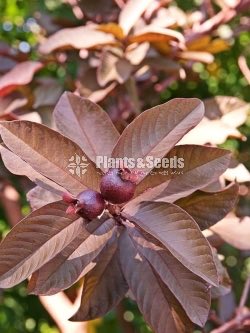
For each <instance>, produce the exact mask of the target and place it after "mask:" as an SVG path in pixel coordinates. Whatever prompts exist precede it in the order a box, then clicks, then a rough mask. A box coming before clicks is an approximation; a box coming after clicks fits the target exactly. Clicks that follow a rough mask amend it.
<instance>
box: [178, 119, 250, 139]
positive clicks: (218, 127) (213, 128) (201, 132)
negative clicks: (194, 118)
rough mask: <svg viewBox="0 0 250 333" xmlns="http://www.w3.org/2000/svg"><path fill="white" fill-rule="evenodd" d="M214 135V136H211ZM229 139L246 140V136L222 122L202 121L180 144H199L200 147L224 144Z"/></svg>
mask: <svg viewBox="0 0 250 333" xmlns="http://www.w3.org/2000/svg"><path fill="white" fill-rule="evenodd" d="M211 133H213V135H211ZM228 137H232V138H237V139H244V136H243V135H242V134H241V133H240V132H239V131H238V130H237V129H236V127H235V126H230V125H228V124H226V123H224V121H223V120H222V119H221V120H209V119H206V118H204V119H202V121H201V123H200V124H199V125H198V126H197V127H196V128H194V129H193V130H192V131H190V132H189V133H188V134H187V135H185V136H184V138H183V139H182V140H181V141H180V144H192V143H197V144H200V145H203V144H207V143H211V144H214V145H217V144H222V143H224V142H225V141H226V139H227V138H228Z"/></svg>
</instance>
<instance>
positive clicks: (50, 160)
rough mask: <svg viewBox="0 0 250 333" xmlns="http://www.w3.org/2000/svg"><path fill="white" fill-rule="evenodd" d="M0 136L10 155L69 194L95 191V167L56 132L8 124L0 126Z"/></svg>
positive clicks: (26, 123) (33, 125)
mask: <svg viewBox="0 0 250 333" xmlns="http://www.w3.org/2000/svg"><path fill="white" fill-rule="evenodd" d="M0 133H1V136H2V139H3V141H4V143H5V144H6V146H7V147H8V148H9V149H10V150H11V151H13V153H15V154H16V155H18V156H19V157H20V158H21V159H22V160H24V161H25V162H27V163H28V164H29V165H30V166H31V167H32V168H33V169H35V170H36V171H37V172H39V173H41V174H42V175H44V176H45V177H46V178H49V179H51V180H53V181H54V182H55V183H57V184H59V185H60V186H62V187H63V188H65V189H67V190H68V191H69V192H71V193H73V194H78V193H79V192H81V191H82V190H84V188H86V187H90V188H92V189H98V188H99V177H100V175H98V174H97V170H96V168H95V166H94V165H93V164H92V163H91V161H90V160H88V159H87V157H86V156H85V155H84V153H83V152H82V150H81V149H80V148H79V147H78V146H77V145H76V144H75V143H74V142H72V141H71V140H70V139H68V138H66V137H64V136H62V135H61V134H59V133H58V132H55V131H54V130H51V129H49V128H48V127H46V126H43V125H40V124H36V123H32V122H29V121H12V122H2V123H1V127H0ZM31 138H32V140H31ZM52 142H53V144H51V143H52ZM83 159H84V160H83ZM71 162H72V163H73V165H72V167H71V164H70V163H71ZM83 162H84V167H86V170H85V168H84V172H85V171H86V172H85V173H82V170H83V169H82V167H81V163H83ZM77 167H78V169H79V170H78V169H77ZM70 170H71V172H70ZM77 170H78V171H79V173H78V174H77Z"/></svg>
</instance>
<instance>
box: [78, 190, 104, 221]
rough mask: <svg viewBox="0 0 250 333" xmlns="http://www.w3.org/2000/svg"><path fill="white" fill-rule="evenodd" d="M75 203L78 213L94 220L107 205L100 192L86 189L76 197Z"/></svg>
mask: <svg viewBox="0 0 250 333" xmlns="http://www.w3.org/2000/svg"><path fill="white" fill-rule="evenodd" d="M76 200H77V203H76V205H75V207H76V210H77V213H78V214H79V215H81V216H83V217H86V218H88V219H89V220H92V219H94V218H96V217H97V216H99V215H100V214H101V213H102V212H103V210H104V207H105V201H104V199H103V197H102V195H101V194H100V193H99V192H96V191H93V190H85V191H83V192H81V193H79V194H78V195H77V197H76Z"/></svg>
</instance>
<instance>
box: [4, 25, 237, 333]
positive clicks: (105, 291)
mask: <svg viewBox="0 0 250 333" xmlns="http://www.w3.org/2000/svg"><path fill="white" fill-rule="evenodd" d="M121 21H122V20H121ZM127 29H129V27H127ZM54 116H55V122H56V125H57V128H58V130H59V132H56V131H54V130H52V129H49V128H47V127H46V126H43V125H40V124H36V123H31V122H28V121H13V122H2V123H1V127H0V132H1V137H2V140H3V143H4V145H2V146H1V154H2V158H3V161H4V163H5V165H6V167H7V168H9V169H10V171H11V172H12V173H15V174H19V175H20V174H22V175H26V176H27V177H29V178H30V179H31V180H32V181H33V182H35V183H36V184H37V185H38V186H37V187H36V188H35V189H33V190H32V191H31V192H30V193H29V194H28V198H29V200H30V202H31V205H32V207H34V208H36V210H34V211H33V212H32V213H31V214H30V215H29V216H27V217H25V218H24V219H23V220H22V221H21V222H20V223H19V224H18V225H16V226H15V227H14V228H13V229H12V230H11V231H10V233H9V234H8V235H7V236H6V238H5V239H4V240H3V242H2V243H1V245H0V287H1V288H9V287H12V286H14V285H16V284H18V283H19V282H21V281H23V280H24V279H26V278H28V277H29V276H30V275H31V279H30V281H29V291H30V292H32V293H33V294H42V295H51V294H54V293H56V292H58V291H60V290H63V289H65V288H68V287H70V286H71V285H72V284H74V283H75V282H76V281H78V280H79V279H80V278H82V277H83V278H84V279H83V281H84V282H83V290H82V301H81V305H80V307H79V310H78V311H77V313H76V314H75V315H74V316H73V317H72V320H78V321H79V320H80V321H82V320H90V319H94V318H96V317H99V316H103V315H104V314H105V313H107V312H108V311H109V310H111V309H112V308H113V307H115V306H116V305H117V304H118V303H119V302H120V301H121V300H122V298H123V297H124V296H125V295H126V294H127V292H128V290H130V292H131V293H132V294H133V296H134V298H135V300H136V302H137V304H138V306H139V309H140V310H141V312H142V313H143V315H144V317H145V320H146V321H147V322H148V324H149V325H150V326H151V327H152V329H153V330H154V331H155V332H156V333H165V332H166V331H168V332H171V333H174V332H191V331H192V325H193V323H194V324H197V325H199V326H204V324H205V322H206V320H207V317H208V313H209V309H210V290H211V287H212V286H214V287H218V286H219V280H218V274H219V271H218V268H217V267H216V266H217V263H216V262H215V259H214V256H213V253H212V249H211V247H210V245H209V243H208V241H207V239H206V238H205V237H204V235H203V233H202V231H201V230H203V229H206V228H208V227H211V226H212V225H214V224H215V223H216V222H217V221H219V220H221V219H222V218H223V217H224V216H225V215H226V214H227V213H228V212H229V211H230V210H231V209H232V207H233V205H234V203H235V200H236V196H237V192H238V188H237V185H235V184H231V185H229V186H228V187H227V188H225V189H221V190H220V191H219V192H211V191H209V192H208V191H206V190H205V188H206V186H207V185H209V184H211V183H213V182H215V181H216V180H217V179H218V177H219V176H220V175H221V174H222V173H223V172H224V171H225V170H226V169H227V167H228V165H229V162H230V153H229V152H228V151H226V150H223V149H219V148H212V147H206V146H198V145H180V146H176V147H175V145H176V144H177V143H178V141H180V140H181V139H182V137H183V136H184V135H185V134H186V133H187V132H188V131H189V130H191V129H192V128H193V127H195V126H196V125H197V124H198V123H199V122H200V121H201V120H202V118H203V116H204V106H203V103H202V102H201V101H200V100H198V99H181V98H180V99H175V100H172V101H170V102H167V103H165V104H162V105H159V106H156V107H154V108H152V109H150V110H147V111H145V112H143V113H142V114H141V115H140V116H139V117H137V118H136V119H135V120H134V121H133V122H132V123H131V124H130V125H129V126H128V127H127V128H126V129H125V130H124V132H123V133H122V134H121V135H120V134H119V133H118V131H117V130H116V129H115V127H114V126H113V124H112V122H111V121H110V119H109V118H108V116H107V114H106V113H105V112H104V111H103V110H102V109H101V108H100V107H99V106H97V105H96V104H94V103H92V102H90V101H89V100H86V99H83V98H80V97H78V96H76V95H74V94H71V93H64V94H63V95H62V97H61V99H60V100H59V102H58V104H57V107H56V110H55V113H54ZM74 141H75V142H76V143H75V142H74ZM75 154H76V155H78V156H85V158H86V161H87V162H86V163H87V164H88V167H87V172H86V173H85V174H79V176H78V175H75V174H72V173H71V172H70V170H69V168H68V167H67V166H68V164H69V159H70V158H71V156H75ZM100 154H105V155H107V156H113V157H135V158H138V157H141V158H145V157H146V156H148V155H149V156H154V157H158V158H163V157H164V156H168V157H171V156H180V157H182V158H183V159H184V163H185V165H184V168H183V169H182V172H180V173H179V174H178V173H174V172H171V170H170V169H167V171H169V172H168V173H167V174H165V175H163V174H161V173H160V172H159V170H158V172H155V171H157V170H152V173H150V171H151V170H148V169H145V170H144V171H146V172H145V173H144V176H143V177H140V178H139V179H138V184H137V191H136V194H135V196H134V198H133V199H132V200H131V201H130V202H128V203H127V204H125V205H122V206H120V207H119V208H120V213H119V214H118V215H117V211H116V214H113V215H112V213H111V211H109V212H108V211H106V212H104V214H103V215H102V216H101V217H99V218H97V219H95V220H92V221H90V222H89V221H85V220H84V219H83V218H81V217H79V216H77V215H74V214H73V215H68V214H66V209H67V205H66V204H65V203H64V202H63V201H61V200H60V198H61V194H62V193H63V191H68V192H69V193H71V194H72V195H76V194H77V193H78V192H80V191H82V190H84V189H86V188H90V189H94V190H99V182H100V177H101V174H103V173H104V172H106V170H100V169H97V168H96V167H95V165H94V162H95V157H96V156H97V155H100ZM135 171H136V170H135ZM215 231H216V229H215ZM212 289H213V288H212Z"/></svg>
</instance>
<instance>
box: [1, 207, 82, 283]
mask: <svg viewBox="0 0 250 333" xmlns="http://www.w3.org/2000/svg"><path fill="white" fill-rule="evenodd" d="M66 208H67V205H65V204H64V203H63V202H57V203H52V204H49V205H47V206H44V207H42V208H40V209H38V210H36V211H34V212H33V213H31V214H30V215H28V216H27V217H25V218H24V219H23V220H22V221H21V222H20V223H18V224H17V225H16V226H15V227H14V228H13V229H12V230H11V231H10V232H9V234H8V235H7V236H6V238H5V239H4V240H3V242H2V243H1V244H0V257H1V266H0V286H1V288H10V287H12V286H14V285H16V284H18V283H20V282H21V281H23V280H25V279H26V278H27V277H28V276H30V275H31V273H33V272H34V271H35V270H37V269H39V268H40V267H41V266H42V265H44V264H45V263H46V262H48V261H49V260H50V259H52V258H53V257H55V256H56V255H57V254H58V253H60V251H61V250H63V249H64V248H65V247H66V246H67V245H68V244H69V243H70V242H71V241H72V240H73V239H74V238H75V237H76V235H78V234H79V233H81V231H82V230H83V229H84V222H83V219H82V218H79V217H78V216H77V215H73V216H71V215H66ZM24 244H25V245H24Z"/></svg>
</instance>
